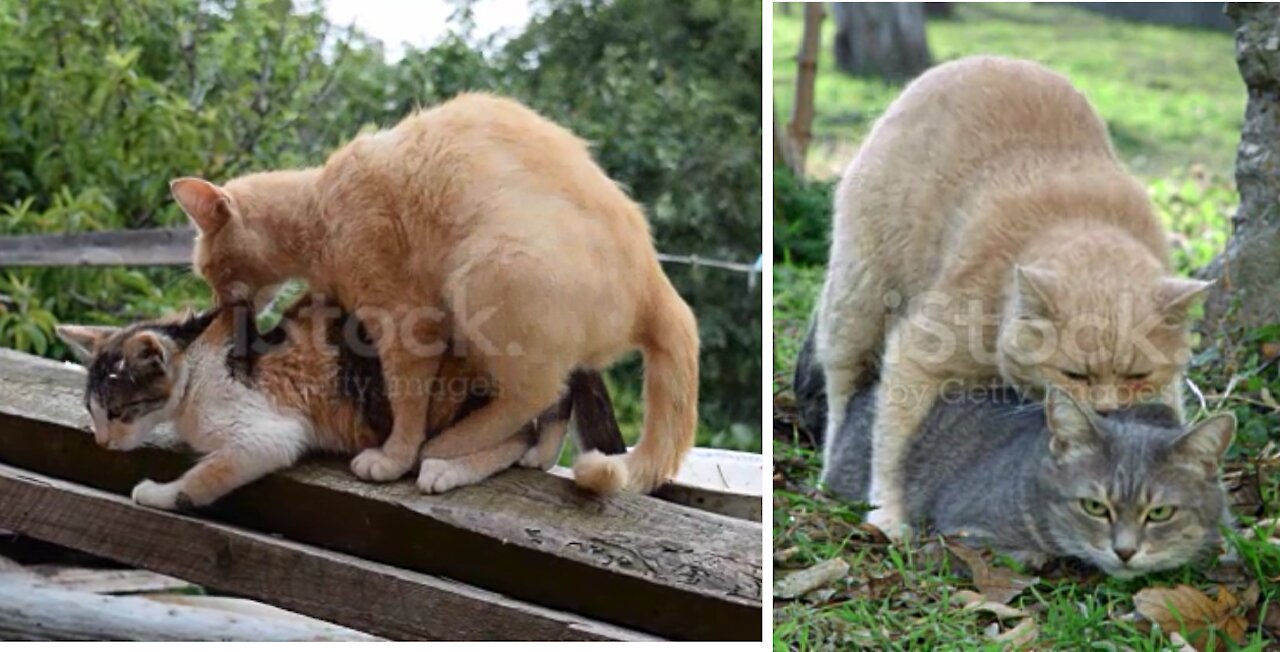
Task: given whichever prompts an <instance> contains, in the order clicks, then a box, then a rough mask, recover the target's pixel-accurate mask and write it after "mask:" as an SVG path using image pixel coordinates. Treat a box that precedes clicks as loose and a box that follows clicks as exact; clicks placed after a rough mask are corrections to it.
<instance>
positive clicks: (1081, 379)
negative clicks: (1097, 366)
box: [1058, 369, 1089, 383]
mask: <svg viewBox="0 0 1280 652" xmlns="http://www.w3.org/2000/svg"><path fill="white" fill-rule="evenodd" d="M1058 371H1059V372H1061V373H1062V375H1063V376H1066V377H1067V378H1068V379H1070V380H1074V381H1075V382H1078V383H1087V382H1089V374H1082V373H1080V372H1078V371H1069V370H1067V369H1059V370H1058Z"/></svg>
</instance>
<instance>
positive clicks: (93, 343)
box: [55, 324, 119, 362]
mask: <svg viewBox="0 0 1280 652" xmlns="http://www.w3.org/2000/svg"><path fill="white" fill-rule="evenodd" d="M117 330H119V329H116V328H112V327H109V326H73V325H71V324H63V325H61V326H58V327H57V328H56V329H55V332H56V333H57V334H58V339H60V340H62V341H63V342H64V343H65V344H66V345H67V348H68V349H70V350H71V354H72V355H74V356H76V359H78V360H79V361H81V362H88V361H89V360H92V359H93V356H94V355H95V354H97V352H98V348H99V347H101V346H102V343H103V342H105V341H107V338H109V337H111V335H112V334H113V333H115V332H116V331H117Z"/></svg>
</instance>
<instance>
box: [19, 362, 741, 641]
mask: <svg viewBox="0 0 1280 652" xmlns="http://www.w3.org/2000/svg"><path fill="white" fill-rule="evenodd" d="M83 382H84V371H83V369H81V368H80V367H78V366H75V365H63V364H60V363H56V362H51V361H47V360H42V359H39V358H33V357H31V356H27V355H23V354H20V353H15V352H12V351H0V462H3V463H7V464H11V465H14V466H18V467H22V468H25V469H29V470H31V471H36V472H39V473H44V474H47V475H52V476H55V477H59V478H65V479H69V480H73V481H75V482H77V483H80V484H84V485H88V486H92V487H96V488H99V489H103V490H107V491H111V492H114V493H119V494H124V493H127V492H128V491H129V490H130V489H131V488H132V486H133V485H134V484H135V483H137V482H139V481H140V480H142V479H144V478H147V477H150V478H153V479H156V480H161V481H163V480H169V479H172V478H174V477H177V475H178V474H180V473H181V472H182V471H183V470H185V468H186V467H188V466H189V465H190V460H189V458H187V457H185V456H182V455H178V454H175V453H172V452H168V451H162V450H157V449H150V450H141V451H135V452H132V453H128V454H126V453H119V452H112V451H107V450H103V449H101V448H99V447H97V446H96V445H94V443H93V440H92V437H90V436H89V434H88V430H89V426H88V416H87V414H85V411H84V402H83V397H82V392H83V386H82V383H83ZM203 515H205V516H207V517H210V518H215V519H219V520H221V521H224V522H228V523H234V524H238V525H243V526H246V527H249V528H251V529H254V530H257V531H261V532H271V533H278V534H281V535H283V536H285V537H288V538H289V539H292V540H294V541H298V542H302V543H308V544H313V545H317V546H321V547H324V548H328V549H330V550H335V551H339V552H343V553H348V554H352V555H355V556H358V557H362V558H365V559H369V560H373V561H377V562H381V563H385V564H389V565H392V566H396V567H400V568H404V569H409V570H414V571H419V572H422V573H427V574H431V575H440V576H444V577H449V578H452V579H455V580H458V581H461V582H465V583H467V584H472V585H475V586H479V587H482V588H485V589H488V590H491V591H496V592H500V593H503V594H506V595H510V596H512V597H515V598H517V599H520V600H525V601H528V602H531V603H535V604H540V605H544V606H547V607H551V608H554V609H561V610H565V611H569V612H572V613H578V614H583V615H584V616H587V617H590V618H593V619H598V620H602V621H606V622H610V623H614V624H617V625H619V626H624V627H628V628H633V629H639V630H642V631H645V632H649V633H652V634H654V635H657V636H662V637H666V638H687V639H716V640H756V641H758V640H760V637H761V635H762V631H761V623H762V617H763V609H762V603H761V584H762V574H763V554H762V550H763V532H762V529H761V526H760V525H759V524H757V523H751V522H747V521H743V520H740V519H734V518H728V517H724V516H719V515H716V514H711V513H707V512H701V511H698V510H694V509H690V508H687V507H683V506H680V505H673V504H670V503H666V502H663V501H660V500H656V499H653V498H649V497H645V496H634V495H618V496H610V497H601V496H594V495H590V494H587V493H584V492H582V491H580V490H578V489H577V488H576V487H574V486H573V484H572V483H571V482H569V481H567V480H564V479H562V478H557V477H554V476H552V475H550V474H547V473H541V472H537V471H531V470H527V469H513V470H511V471H508V472H505V473H503V474H500V475H499V476H497V477H495V478H492V479H490V480H489V481H486V482H484V483H481V484H479V485H476V486H473V487H467V488H464V489H460V490H456V491H452V492H449V493H447V494H445V495H442V496H427V495H423V494H421V493H420V492H419V491H418V490H417V488H416V487H414V486H413V484H412V483H411V482H400V483H395V484H391V485H373V484H368V483H364V482H360V481H359V480H357V479H356V478H355V477H354V476H352V475H351V473H350V472H349V471H348V470H347V465H346V463H345V462H344V461H340V460H322V461H316V462H310V463H307V464H304V465H302V466H299V467H297V468H294V469H291V470H289V471H287V472H284V473H279V474H276V475H273V476H271V477H269V478H266V479H264V480H262V481H260V482H258V483H255V484H253V485H251V486H248V487H245V488H243V489H241V490H240V491H237V492H235V493H233V494H232V495H230V496H227V497H226V498H225V499H224V500H222V501H220V503H219V504H217V505H215V506H214V507H213V508H211V509H209V510H206V511H204V512H203ZM0 527H8V528H10V529H15V530H18V528H15V527H13V526H12V525H10V524H8V523H6V522H5V521H4V520H3V519H0ZM19 531H21V530H19ZM156 536H157V537H158V539H157V540H158V541H161V542H164V541H170V542H171V543H172V546H180V545H182V541H181V540H180V539H178V538H176V537H172V538H171V537H169V535H168V534H167V533H165V532H164V531H158V532H157V533H156ZM152 545H153V546H155V545H159V544H157V543H156V542H152ZM162 547H168V546H162ZM152 570H157V571H158V572H167V571H165V570H162V569H154V568H153V569H152ZM168 574H171V575H175V576H177V577H182V578H183V579H190V580H192V581H195V582H197V583H203V582H201V581H200V580H199V579H196V578H192V577H188V576H184V575H182V574H179V573H173V572H169V573H168ZM285 606H286V608H289V607H288V606H287V605H285Z"/></svg>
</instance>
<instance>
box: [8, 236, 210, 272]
mask: <svg viewBox="0 0 1280 652" xmlns="http://www.w3.org/2000/svg"><path fill="white" fill-rule="evenodd" d="M194 238H195V230H194V229H190V228H185V229H139V230H135V231H100V232H96V233H67V234H57V235H20V236H9V237H0V267H33V266H38V267H106V266H113V265H139V266H143V265H166V266H173V265H190V264H191V248H192V242H193V240H194Z"/></svg>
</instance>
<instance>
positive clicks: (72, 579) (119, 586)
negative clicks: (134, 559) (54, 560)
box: [26, 564, 198, 595]
mask: <svg viewBox="0 0 1280 652" xmlns="http://www.w3.org/2000/svg"><path fill="white" fill-rule="evenodd" d="M26 568H27V570H28V571H31V572H32V573H35V574H36V575H38V576H39V577H40V581H41V583H42V584H45V585H48V586H52V587H55V588H59V589H64V590H67V591H84V592H86V593H103V594H111V595H123V594H128V593H155V592H158V591H180V590H190V589H193V588H198V587H196V585H194V584H192V583H191V582H188V581H186V580H181V579H178V578H176V577H169V576H168V575H161V574H160V573H153V572H151V571H149V570H141V569H137V568H77V567H74V566H63V565H58V564H36V565H32V566H27V567H26Z"/></svg>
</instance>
